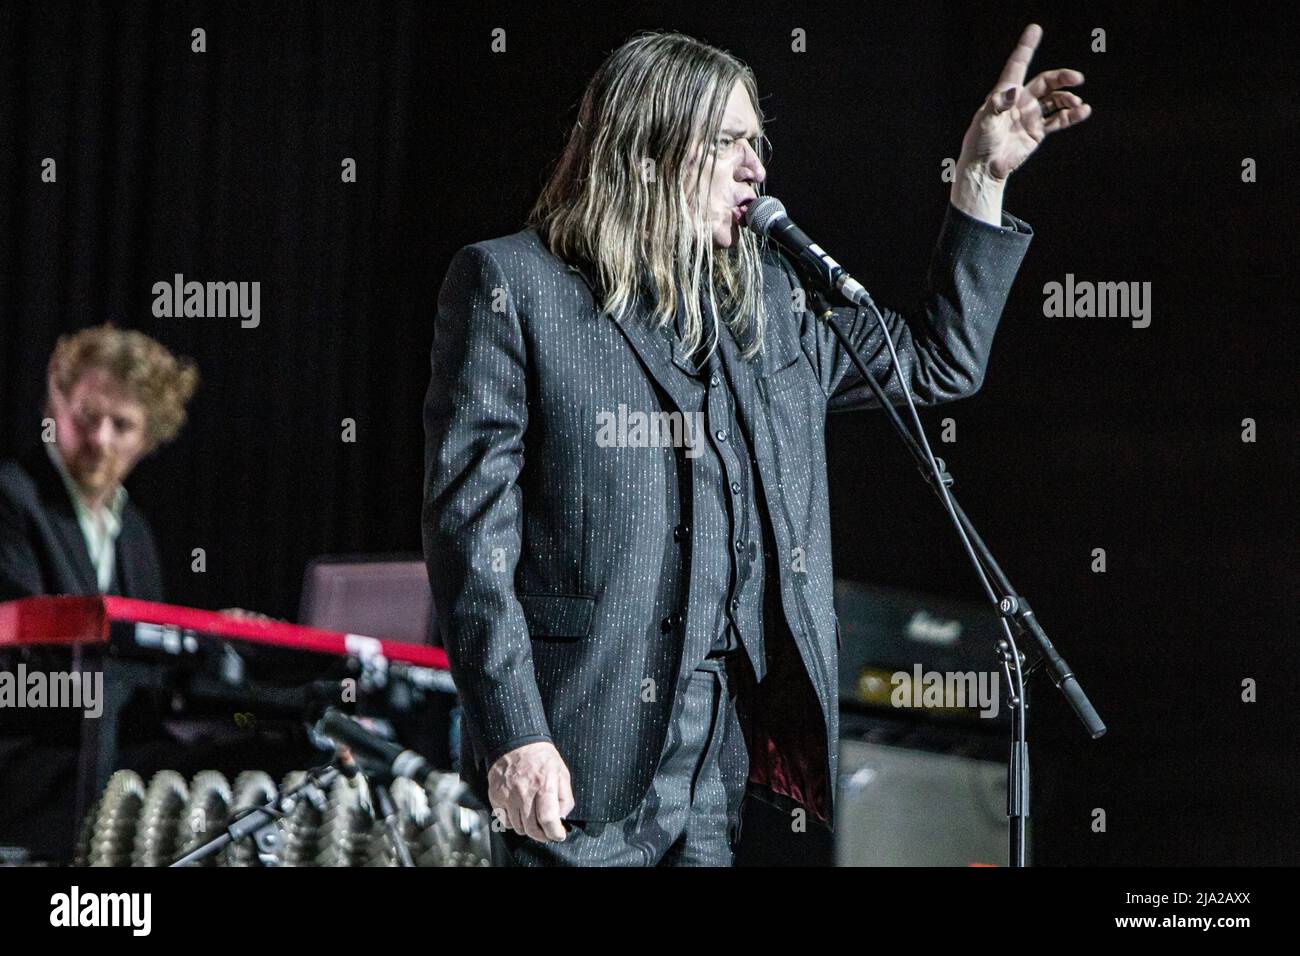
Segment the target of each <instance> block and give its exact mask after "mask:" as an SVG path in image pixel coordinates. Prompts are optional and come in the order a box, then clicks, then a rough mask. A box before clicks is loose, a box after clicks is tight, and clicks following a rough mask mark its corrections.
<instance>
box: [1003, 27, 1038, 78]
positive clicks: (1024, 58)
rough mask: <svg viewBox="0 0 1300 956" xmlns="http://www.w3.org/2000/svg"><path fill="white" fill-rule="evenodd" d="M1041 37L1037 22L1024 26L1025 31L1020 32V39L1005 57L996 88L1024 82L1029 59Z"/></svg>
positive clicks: (1031, 57)
mask: <svg viewBox="0 0 1300 956" xmlns="http://www.w3.org/2000/svg"><path fill="white" fill-rule="evenodd" d="M1042 38H1043V28H1042V27H1040V26H1039V25H1038V24H1037V23H1031V24H1029V26H1027V27H1025V31H1024V32H1023V33H1022V34H1020V41H1019V42H1018V43H1017V44H1016V48H1015V49H1014V50H1012V51H1011V56H1010V57H1009V58H1008V59H1007V63H1006V66H1004V67H1002V75H1001V76H1000V77H998V85H997V89H1002V88H1003V87H1006V86H1021V85H1022V84H1023V83H1024V82H1025V71H1026V70H1028V69H1029V61H1030V60H1032V59H1033V58H1034V51H1035V50H1037V49H1038V41H1039V40H1041V39H1042Z"/></svg>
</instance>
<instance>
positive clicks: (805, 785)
mask: <svg viewBox="0 0 1300 956" xmlns="http://www.w3.org/2000/svg"><path fill="white" fill-rule="evenodd" d="M767 650H768V654H767V665H768V671H767V674H766V675H765V676H764V678H763V682H762V683H761V684H757V685H755V684H754V683H753V674H752V672H751V671H750V670H749V669H748V668H744V674H745V676H744V678H743V681H744V686H743V687H742V688H741V689H740V691H739V693H740V694H742V695H744V698H745V700H746V702H747V704H746V707H745V711H746V714H745V717H744V718H743V719H742V724H744V725H745V740H746V744H747V747H748V750H749V781H750V782H751V783H755V784H758V785H760V786H763V787H766V788H767V789H769V790H771V791H772V792H773V793H777V794H781V795H783V796H785V797H787V798H789V799H791V800H793V801H795V802H796V803H798V804H800V805H801V806H803V807H806V808H807V809H808V810H809V811H810V812H811V813H812V814H813V815H814V816H816V817H817V818H818V819H819V820H821V821H822V822H823V823H826V822H827V821H828V819H829V817H830V787H829V785H828V781H829V778H830V767H829V755H828V753H827V749H826V748H827V740H826V737H827V734H826V726H825V721H824V719H823V717H822V710H821V705H820V703H819V702H818V700H817V692H816V690H815V689H814V687H813V685H812V681H811V680H809V678H808V674H807V671H805V669H804V665H803V660H802V658H800V656H799V649H798V648H797V647H796V646H795V644H794V639H793V638H792V637H790V636H789V635H788V633H787V634H786V636H785V638H784V639H776V640H772V641H771V643H770V646H769V647H768V649H767Z"/></svg>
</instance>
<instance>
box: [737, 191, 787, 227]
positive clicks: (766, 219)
mask: <svg viewBox="0 0 1300 956" xmlns="http://www.w3.org/2000/svg"><path fill="white" fill-rule="evenodd" d="M785 214H786V212H785V205H784V204H783V203H782V202H781V200H779V199H777V198H776V197H775V196H760V197H759V198H758V199H756V200H755V201H754V202H752V203H750V204H749V208H748V209H747V210H745V225H747V226H748V227H749V228H750V229H752V230H754V231H755V232H756V233H758V234H759V235H760V236H765V235H767V230H768V229H770V228H771V227H772V223H774V222H776V221H777V220H778V219H781V218H782V217H784V216H785Z"/></svg>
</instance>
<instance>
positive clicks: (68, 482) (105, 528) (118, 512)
mask: <svg viewBox="0 0 1300 956" xmlns="http://www.w3.org/2000/svg"><path fill="white" fill-rule="evenodd" d="M45 451H46V453H48V454H49V456H50V461H52V462H54V467H55V469H56V470H57V471H58V473H59V477H60V478H62V479H63V487H65V488H66V489H68V497H69V498H71V499H72V507H73V509H74V510H75V511H76V512H77V523H78V524H79V525H81V533H82V535H84V536H85V538H86V550H87V551H89V552H90V563H91V564H92V565H94V568H95V578H96V580H97V581H98V583H99V590H100V593H101V594H102V593H103V592H105V591H107V590H108V586H109V584H111V583H112V581H113V565H114V564H115V563H116V562H117V538H118V535H120V534H121V533H122V509H123V508H125V507H126V489H125V488H123V487H122V486H121V485H118V486H117V490H116V491H114V492H113V496H112V497H111V498H109V500H108V502H107V504H105V505H104V507H102V508H100V509H99V512H98V513H96V512H93V511H91V510H90V508H89V507H87V506H86V503H85V502H84V501H83V500H82V498H81V491H80V490H79V489H78V488H77V483H76V482H75V481H73V480H72V476H71V475H70V474H68V469H67V468H66V467H65V466H64V464H63V456H62V455H60V454H59V449H58V448H57V447H56V446H55V445H54V444H53V443H50V444H47V445H46V446H45Z"/></svg>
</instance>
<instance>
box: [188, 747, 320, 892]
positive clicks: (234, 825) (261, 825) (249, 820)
mask: <svg viewBox="0 0 1300 956" xmlns="http://www.w3.org/2000/svg"><path fill="white" fill-rule="evenodd" d="M342 772H343V771H342V770H341V769H340V767H339V763H338V759H337V758H335V759H334V760H333V761H331V762H330V763H328V764H326V765H325V766H323V767H313V768H312V769H311V770H308V771H307V775H306V777H304V778H303V780H302V781H301V782H300V783H299V784H297V785H296V786H294V787H290V788H289V789H288V790H286V791H285V792H284V793H277V794H276V795H275V796H274V797H272V798H271V800H270V801H269V802H268V803H265V804H263V805H262V806H260V807H253V808H251V809H249V810H247V811H245V812H244V813H243V814H241V815H240V816H239V817H237V818H236V819H234V820H233V821H231V823H230V825H229V826H228V827H226V832H225V833H222V834H221V835H220V836H217V837H214V838H213V839H211V840H209V841H208V842H207V843H205V844H203V845H202V846H201V847H198V848H197V849H195V850H191V851H190V852H189V853H187V854H185V855H184V856H183V857H181V858H180V859H178V860H177V861H176V862H174V863H172V864H170V865H171V866H174V867H179V866H189V865H191V864H193V863H198V862H200V861H201V860H206V859H207V858H208V857H210V856H215V855H216V854H217V853H219V852H221V850H222V849H224V848H225V847H227V846H229V845H230V844H231V843H235V842H237V841H239V840H243V839H246V838H247V837H250V836H251V837H253V838H254V840H256V839H257V836H258V835H259V834H260V833H261V832H262V831H263V830H264V829H266V828H267V827H273V826H274V825H275V821H276V820H278V819H280V818H281V817H282V816H284V814H283V813H281V812H280V805H281V803H283V802H284V800H286V799H287V798H289V797H292V796H294V795H295V794H297V793H298V792H299V791H301V790H304V789H306V788H307V787H309V786H312V785H313V784H314V785H316V786H317V787H320V788H321V789H325V788H327V787H329V785H330V784H331V783H333V782H334V778H335V777H337V776H338V775H339V774H340V773H342Z"/></svg>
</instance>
